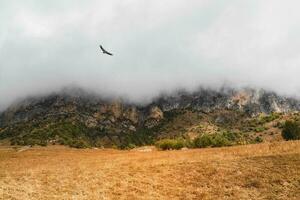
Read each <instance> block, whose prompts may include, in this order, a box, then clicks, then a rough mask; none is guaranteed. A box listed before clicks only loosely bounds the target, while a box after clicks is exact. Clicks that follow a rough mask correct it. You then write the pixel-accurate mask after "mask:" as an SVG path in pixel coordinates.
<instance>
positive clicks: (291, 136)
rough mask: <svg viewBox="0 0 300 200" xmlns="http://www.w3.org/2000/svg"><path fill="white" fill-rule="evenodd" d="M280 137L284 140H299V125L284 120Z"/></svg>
mask: <svg viewBox="0 0 300 200" xmlns="http://www.w3.org/2000/svg"><path fill="white" fill-rule="evenodd" d="M281 135H282V137H283V138H284V139H285V140H299V139H300V127H299V124H298V123H297V122H294V121H286V122H285V124H284V125H283V129H282V133H281Z"/></svg>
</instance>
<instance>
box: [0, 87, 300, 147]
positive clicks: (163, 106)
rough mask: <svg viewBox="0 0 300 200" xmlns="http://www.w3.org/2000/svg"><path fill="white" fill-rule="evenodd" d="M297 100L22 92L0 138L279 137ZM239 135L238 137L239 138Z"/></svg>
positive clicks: (3, 117)
mask: <svg viewBox="0 0 300 200" xmlns="http://www.w3.org/2000/svg"><path fill="white" fill-rule="evenodd" d="M299 110H300V101H299V100H297V99H295V98H288V97H283V96H279V95H277V94H276V93H274V92H269V91H265V90H255V89H241V90H234V89H230V88H223V89H220V90H212V89H203V88H201V89H198V90H197V91H195V92H193V93H189V92H186V91H178V92H176V93H173V94H171V95H161V96H160V97H158V98H156V99H154V100H153V101H152V102H151V103H148V104H146V105H139V104H133V103H128V102H127V101H125V100H122V99H109V98H103V97H101V96H100V95H96V94H94V93H91V92H87V91H85V90H82V89H78V88H67V89H64V90H62V91H60V92H56V93H52V94H49V95H46V96H42V97H31V98H26V99H24V100H22V101H19V102H17V103H14V104H13V105H11V106H10V107H9V108H7V109H6V110H5V111H3V112H1V113H0V140H1V141H2V143H5V142H10V143H11V144H18V145H28V144H30V145H34V144H39V145H47V144H65V145H70V146H74V147H86V146H97V147H113V146H116V147H120V148H125V147H127V146H130V145H131V146H132V145H146V144H153V143H154V142H155V141H157V140H159V139H162V138H179V137H180V138H186V139H187V138H188V139H191V140H192V139H194V138H196V137H197V136H199V135H201V134H205V133H207V134H215V133H218V132H234V133H238V134H239V135H240V136H241V137H240V140H242V141H243V142H246V143H247V142H253V141H255V139H257V137H261V138H262V139H264V140H273V139H280V122H282V120H284V119H286V118H287V116H289V117H290V116H293V115H296V114H294V112H296V111H299ZM241 138H242V139H241Z"/></svg>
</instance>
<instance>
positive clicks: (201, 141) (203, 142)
mask: <svg viewBox="0 0 300 200" xmlns="http://www.w3.org/2000/svg"><path fill="white" fill-rule="evenodd" d="M212 145H213V137H212V136H211V135H208V134H204V135H202V136H200V137H197V138H196V139H195V140H194V147H196V148H205V147H209V146H212Z"/></svg>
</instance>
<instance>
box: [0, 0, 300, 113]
mask: <svg viewBox="0 0 300 200" xmlns="http://www.w3.org/2000/svg"><path fill="white" fill-rule="evenodd" d="M299 6H300V3H299V2H297V1H293V0H287V1H284V2H282V1H280V0H266V1H259V0H251V1H237V0H228V1H222V2H220V1H217V0H212V1H211V0H210V1H208V0H192V1H189V3H187V2H186V1H183V0H177V1H167V0H162V1H161V0H160V1H151V2H150V1H144V0H142V1H140V0H124V1H122V2H120V1H104V0H100V1H96V0H91V1H88V2H82V1H70V0H63V1H57V0H54V1H51V2H41V1H36V0H31V1H26V3H25V2H19V1H7V0H3V1H1V2H0V110H5V109H6V108H7V107H8V106H9V105H10V104H11V103H12V102H15V101H17V100H20V99H23V98H25V97H28V96H39V95H47V94H50V93H52V92H55V91H56V92H57V91H59V90H61V89H62V88H63V87H65V86H68V85H76V86H78V87H80V88H84V90H89V91H93V92H94V93H97V94H99V95H100V96H102V97H111V98H115V97H116V98H119V97H121V98H124V99H128V100H129V101H131V102H135V103H142V104H143V103H144V104H145V103H149V102H151V101H152V100H153V99H154V98H156V97H158V96H159V95H160V94H161V93H173V92H174V91H177V90H179V89H185V90H188V91H196V90H197V88H199V86H200V87H203V88H212V89H215V90H218V89H219V88H221V87H222V86H223V85H224V84H225V85H229V86H230V87H233V88H237V89H238V88H244V87H250V88H263V89H265V90H267V91H269V90H270V91H275V92H276V93H279V94H280V95H288V96H299V89H300V82H299V80H300V79H299V72H300V71H299V69H300V68H299V66H300V59H299V57H300V55H299V52H300V40H299V37H298V35H299V34H298V32H299V30H300V29H299V28H300V27H299V26H300V14H299V12H298V8H299ZM99 44H102V45H103V46H104V47H105V48H107V50H109V51H111V52H113V53H114V56H112V57H108V56H105V55H102V54H101V52H100V50H99V47H98V45H99Z"/></svg>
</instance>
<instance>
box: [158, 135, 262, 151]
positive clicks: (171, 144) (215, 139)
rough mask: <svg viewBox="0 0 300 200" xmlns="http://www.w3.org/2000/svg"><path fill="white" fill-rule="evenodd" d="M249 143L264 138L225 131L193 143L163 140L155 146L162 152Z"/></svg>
mask: <svg viewBox="0 0 300 200" xmlns="http://www.w3.org/2000/svg"><path fill="white" fill-rule="evenodd" d="M247 140H248V143H261V142H262V138H260V137H256V138H254V139H249V138H246V137H245V136H244V135H242V134H240V133H237V132H230V131H224V132H219V133H215V134H202V135H201V136H199V137H197V138H195V139H194V140H193V141H190V140H188V139H182V138H179V139H163V140H159V141H158V142H156V143H155V146H156V147H157V148H159V149H161V150H170V149H181V148H183V147H188V148H206V147H225V146H232V145H238V144H242V141H247Z"/></svg>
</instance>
